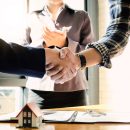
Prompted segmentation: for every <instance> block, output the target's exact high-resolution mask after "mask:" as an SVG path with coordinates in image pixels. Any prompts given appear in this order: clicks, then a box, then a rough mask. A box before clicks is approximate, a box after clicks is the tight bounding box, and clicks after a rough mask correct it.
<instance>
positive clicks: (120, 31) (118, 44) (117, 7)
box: [86, 0, 130, 68]
mask: <svg viewBox="0 0 130 130" xmlns="http://www.w3.org/2000/svg"><path fill="white" fill-rule="evenodd" d="M109 2H110V15H111V22H110V24H109V26H108V28H107V31H106V34H105V35H104V37H103V38H101V39H100V40H99V41H97V42H94V43H91V44H89V45H88V46H87V48H94V49H96V50H97V51H98V52H99V53H100V54H101V57H102V60H101V62H100V65H101V66H105V67H107V68H111V66H112V65H111V58H113V57H114V56H117V55H119V54H121V53H122V52H123V50H124V48H125V47H126V44H127V43H128V37H129V35H130V32H129V28H130V24H129V22H130V19H129V17H130V1H129V0H109ZM86 59H87V56H86Z"/></svg>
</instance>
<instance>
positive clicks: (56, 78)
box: [51, 69, 64, 80]
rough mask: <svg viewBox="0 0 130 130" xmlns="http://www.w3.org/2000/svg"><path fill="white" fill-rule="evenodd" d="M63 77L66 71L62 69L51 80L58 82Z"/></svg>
mask: <svg viewBox="0 0 130 130" xmlns="http://www.w3.org/2000/svg"><path fill="white" fill-rule="evenodd" d="M63 75H64V69H61V70H60V71H59V72H58V73H56V74H55V75H52V76H51V79H52V80H58V79H60V78H61V77H63Z"/></svg>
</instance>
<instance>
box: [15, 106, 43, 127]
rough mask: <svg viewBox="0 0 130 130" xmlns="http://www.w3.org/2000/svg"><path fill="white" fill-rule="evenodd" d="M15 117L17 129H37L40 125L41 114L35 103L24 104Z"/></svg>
mask: <svg viewBox="0 0 130 130" xmlns="http://www.w3.org/2000/svg"><path fill="white" fill-rule="evenodd" d="M16 117H17V119H18V127H28V128H32V127H34V128H36V127H37V128H38V127H39V126H40V125H41V123H42V112H41V110H40V108H39V107H38V106H37V105H36V104H35V103H28V104H26V105H25V106H24V107H23V108H22V110H21V111H20V112H19V114H18V115H17V116H16Z"/></svg>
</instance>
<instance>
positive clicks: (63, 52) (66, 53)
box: [60, 47, 69, 59]
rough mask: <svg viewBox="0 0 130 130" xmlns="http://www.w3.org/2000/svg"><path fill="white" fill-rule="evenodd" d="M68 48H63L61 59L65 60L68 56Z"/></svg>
mask: <svg viewBox="0 0 130 130" xmlns="http://www.w3.org/2000/svg"><path fill="white" fill-rule="evenodd" d="M68 53H69V52H68V48H67V47H65V48H62V49H61V50H60V58H61V59H64V58H65V57H66V56H67V55H68Z"/></svg>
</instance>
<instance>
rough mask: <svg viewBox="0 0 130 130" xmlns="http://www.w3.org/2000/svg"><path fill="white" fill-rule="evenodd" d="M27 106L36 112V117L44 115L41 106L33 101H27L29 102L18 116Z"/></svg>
mask: <svg viewBox="0 0 130 130" xmlns="http://www.w3.org/2000/svg"><path fill="white" fill-rule="evenodd" d="M25 107H28V108H29V109H30V110H31V111H32V112H33V113H34V115H35V116H36V117H39V116H42V112H41V110H40V108H39V107H38V106H37V105H36V104H35V103H33V102H31V103H27V104H26V105H25V106H24V107H23V108H22V109H21V111H20V112H19V113H18V114H17V116H16V117H18V116H19V114H20V113H21V112H22V111H23V110H24V108H25Z"/></svg>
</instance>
